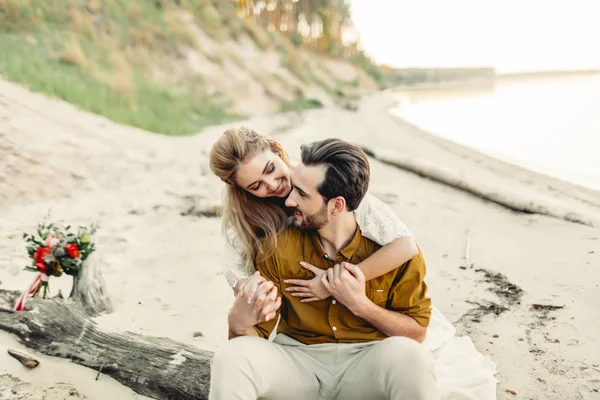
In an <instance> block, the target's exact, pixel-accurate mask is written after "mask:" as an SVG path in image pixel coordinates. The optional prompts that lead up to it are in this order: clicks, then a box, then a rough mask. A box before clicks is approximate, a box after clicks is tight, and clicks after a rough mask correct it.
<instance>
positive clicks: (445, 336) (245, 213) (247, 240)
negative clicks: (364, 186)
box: [210, 128, 496, 400]
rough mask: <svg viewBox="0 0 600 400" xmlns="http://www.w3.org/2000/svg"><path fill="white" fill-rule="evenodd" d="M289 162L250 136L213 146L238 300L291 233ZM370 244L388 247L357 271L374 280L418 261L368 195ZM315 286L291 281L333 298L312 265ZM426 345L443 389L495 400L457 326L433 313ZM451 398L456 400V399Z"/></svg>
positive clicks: (233, 133) (396, 223) (492, 384)
mask: <svg viewBox="0 0 600 400" xmlns="http://www.w3.org/2000/svg"><path fill="white" fill-rule="evenodd" d="M289 166H290V162H289V160H288V158H287V155H286V153H285V151H284V150H283V148H282V147H281V145H280V144H279V143H277V142H276V141H274V140H272V139H270V138H268V137H266V136H262V135H259V134H258V133H256V132H254V131H253V130H251V129H248V128H240V129H232V130H228V131H226V132H225V133H224V134H223V135H222V136H221V137H220V138H219V139H218V140H217V142H216V143H215V144H214V145H213V148H212V150H211V153H210V167H211V169H212V171H213V172H214V174H215V175H217V176H218V177H219V178H221V180H223V182H225V183H226V184H227V185H226V197H225V204H224V214H223V227H224V231H225V232H226V236H227V239H228V243H229V244H230V246H227V249H228V251H227V257H226V259H225V266H226V273H225V277H226V278H227V281H228V283H229V284H230V286H231V287H232V288H233V289H234V292H236V293H237V292H238V290H241V289H243V284H244V281H245V280H246V279H247V278H248V277H249V276H250V275H252V274H253V273H254V272H255V268H254V260H258V261H261V260H264V259H265V258H267V257H269V256H270V255H271V254H272V253H273V251H274V250H275V249H276V247H277V234H278V233H279V232H281V231H282V230H283V229H285V228H286V226H287V225H288V213H287V211H286V207H285V206H284V202H285V199H286V197H287V196H288V195H289V193H290V192H291V190H292V182H291V179H290V169H289ZM355 214H356V219H357V222H358V225H359V226H360V228H361V233H362V235H363V236H365V237H367V238H369V239H371V240H373V241H374V242H376V243H378V244H380V245H382V246H383V247H381V248H380V249H379V250H378V251H377V252H375V253H374V254H372V255H371V257H369V258H367V259H366V260H364V261H363V262H361V263H360V264H358V266H359V267H360V268H361V270H362V271H363V273H364V275H365V278H366V279H367V280H369V279H373V278H374V277H377V276H380V275H383V274H385V273H386V272H388V271H390V270H392V269H394V268H396V267H397V266H398V265H401V264H403V263H405V262H406V261H408V260H409V259H411V258H412V257H414V256H415V255H416V254H417V252H418V249H417V246H416V243H415V241H414V240H413V239H412V236H411V234H410V232H409V230H408V229H407V228H406V226H405V225H404V224H403V223H402V222H401V221H400V220H399V219H398V218H397V217H396V215H395V214H394V213H393V212H392V211H391V209H390V208H389V207H388V206H387V205H385V204H384V203H383V202H381V201H380V200H378V199H376V198H375V197H374V196H371V195H369V194H367V196H365V198H364V200H363V202H362V203H361V205H360V206H359V208H358V209H357V210H356V211H355ZM303 266H304V267H305V268H307V269H309V270H310V271H311V272H313V273H314V274H315V277H314V278H313V279H310V280H306V281H305V280H290V281H288V283H291V284H293V285H296V286H294V287H290V288H288V289H286V290H290V291H292V292H294V293H293V295H296V296H299V297H303V299H302V300H301V301H304V302H309V301H318V300H321V299H325V298H327V297H329V293H328V292H327V290H326V289H325V287H324V286H323V284H322V283H321V279H320V276H321V274H322V273H323V272H324V271H323V270H320V269H318V268H316V267H314V266H312V265H310V264H304V265H303ZM432 311H433V312H432V316H431V322H430V325H429V327H428V328H427V339H426V340H425V342H423V345H424V346H426V347H427V348H428V349H430V350H431V351H432V352H433V356H434V367H435V370H436V375H437V379H438V386H439V388H440V390H441V392H442V393H444V392H445V393H448V394H449V393H452V394H454V397H452V398H454V399H461V398H462V399H479V400H492V399H494V400H495V398H496V379H495V378H494V374H495V372H496V371H495V367H494V365H493V363H491V361H490V360H489V359H487V358H485V357H483V356H482V355H481V354H480V353H479V352H478V351H477V349H475V347H474V346H473V343H472V342H471V340H470V339H469V338H468V337H456V336H455V332H456V331H455V329H454V327H453V326H452V324H451V323H450V322H449V321H448V320H447V319H446V318H445V317H444V316H443V315H442V314H441V313H440V312H439V311H438V310H437V309H436V308H435V307H434V308H433V310H432ZM450 397H451V395H450Z"/></svg>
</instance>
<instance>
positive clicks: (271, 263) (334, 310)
mask: <svg viewBox="0 0 600 400" xmlns="http://www.w3.org/2000/svg"><path fill="white" fill-rule="evenodd" d="M380 247H381V246H379V245H378V244H376V243H374V242H372V241H371V240H369V239H366V238H364V237H363V236H361V232H360V228H357V229H356V232H355V234H354V237H353V238H352V239H351V241H350V242H349V244H348V245H347V246H346V247H345V248H343V249H342V250H340V251H339V252H338V254H337V256H336V261H335V262H334V261H333V260H332V259H331V258H330V257H329V256H328V255H327V254H326V253H325V250H324V249H323V246H322V245H321V242H320V240H319V235H318V234H317V232H314V231H310V232H309V231H304V232H302V231H299V230H297V229H296V228H294V227H293V226H290V227H289V228H287V229H286V231H284V232H283V233H282V234H280V235H279V237H278V248H277V251H276V252H275V254H274V255H273V256H271V257H269V258H268V259H267V260H266V261H264V262H261V263H257V264H256V269H257V270H258V271H260V273H261V275H262V276H264V277H265V278H266V279H268V280H271V281H273V282H274V283H275V285H276V286H277V288H278V291H279V294H280V295H281V296H283V298H282V303H281V308H280V313H281V317H282V318H281V322H280V323H279V326H278V327H277V333H284V334H286V335H288V336H290V337H292V338H294V339H296V340H298V341H300V342H302V343H304V344H318V343H356V342H367V341H373V340H382V339H385V338H386V337H387V335H386V334H384V333H382V332H380V331H379V330H377V329H376V328H375V327H373V326H372V325H371V324H370V323H368V322H367V321H365V320H364V319H362V318H358V317H356V316H355V315H354V314H352V312H350V310H348V309H347V308H346V307H345V306H344V305H343V304H341V303H339V302H337V301H336V300H335V299H334V298H333V297H329V298H327V299H325V300H320V301H315V302H311V303H301V302H300V300H301V299H302V298H301V297H294V296H292V295H291V293H290V292H287V291H285V290H284V289H285V288H286V287H289V286H294V285H291V284H290V285H289V284H286V283H284V282H283V281H284V280H286V279H312V278H313V277H314V275H313V273H312V272H310V271H308V270H307V269H305V268H303V267H302V266H301V265H300V261H306V262H308V263H311V264H312V265H314V266H315V267H317V268H320V269H328V268H331V267H333V266H334V265H335V264H336V263H341V262H342V261H346V262H349V263H352V264H358V263H360V262H361V261H363V260H364V259H366V258H367V257H369V256H370V255H371V254H373V253H374V252H375V251H377V250H378V249H379V248H380ZM425 270H426V267H425V260H424V259H423V254H422V253H421V250H419V254H418V255H417V256H415V257H413V258H412V259H411V260H409V261H408V262H406V263H404V264H402V265H399V266H398V267H397V268H396V269H393V270H392V271H390V272H388V273H386V274H384V275H382V276H380V277H377V278H375V279H372V280H370V281H367V282H366V295H367V297H368V298H369V299H370V300H371V301H373V302H374V303H375V304H377V305H379V306H381V307H383V308H386V309H388V310H391V311H395V312H399V313H402V314H404V315H407V316H409V317H412V318H413V319H415V321H417V323H418V324H419V325H421V326H424V327H427V326H428V325H429V319H430V317H431V308H430V307H431V299H430V298H429V297H427V285H426V284H425V282H424V278H425ZM276 321H277V318H275V319H273V320H271V321H267V322H263V323H260V324H258V325H256V326H255V329H256V331H257V332H258V335H259V336H261V337H263V338H268V337H269V334H270V333H271V331H272V330H273V328H274V327H275V322H276Z"/></svg>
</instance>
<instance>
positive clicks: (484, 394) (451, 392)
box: [223, 194, 497, 400]
mask: <svg viewBox="0 0 600 400" xmlns="http://www.w3.org/2000/svg"><path fill="white" fill-rule="evenodd" d="M354 214H355V216H356V222H357V223H358V226H359V227H360V230H361V232H362V235H363V236H364V237H366V238H367V239H370V240H372V241H374V242H375V243H377V244H379V245H381V246H385V245H386V244H388V243H390V242H391V241H393V240H394V239H397V238H399V237H404V236H412V234H411V233H410V231H409V230H408V228H407V227H406V225H405V224H404V223H403V222H402V221H401V220H400V219H399V218H398V217H397V216H396V214H395V213H394V212H393V211H392V209H391V208H390V207H389V206H388V205H387V204H385V203H384V202H382V201H381V200H379V199H378V198H377V197H375V196H373V195H371V194H367V195H366V196H365V198H364V199H363V201H362V203H361V204H360V206H359V207H358V209H357V210H356V211H355V212H354ZM228 236H229V237H228V240H227V244H226V246H225V251H224V258H223V265H224V266H225V273H224V274H225V278H226V279H227V282H228V283H229V285H230V286H231V287H232V288H234V287H235V285H236V283H237V282H238V280H240V279H242V278H247V277H248V276H249V275H250V274H249V273H248V272H246V270H245V269H244V262H243V260H242V257H241V246H240V243H239V241H238V240H237V235H236V234H235V232H232V231H230V232H228ZM423 346H425V347H426V348H427V349H429V350H430V351H431V352H432V354H433V358H434V368H435V372H436V376H437V381H438V386H439V389H440V392H441V397H440V399H448V400H450V399H454V400H461V399H478V400H495V399H496V382H497V381H496V379H495V378H494V375H495V374H496V367H495V365H494V363H493V362H492V361H490V359H489V358H488V357H484V356H483V355H482V354H481V353H480V352H479V351H478V350H477V349H476V348H475V346H474V345H473V342H472V341H471V339H470V338H469V337H467V336H460V337H459V336H456V329H455V328H454V327H453V326H452V324H451V323H450V321H448V319H446V317H445V316H444V315H443V314H442V313H441V312H440V311H439V310H438V309H437V308H436V307H435V306H433V307H432V314H431V322H430V324H429V327H428V328H427V339H426V340H425V341H424V342H423Z"/></svg>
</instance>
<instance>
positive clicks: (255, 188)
mask: <svg viewBox="0 0 600 400" xmlns="http://www.w3.org/2000/svg"><path fill="white" fill-rule="evenodd" d="M273 171H275V166H274V165H273V164H271V165H270V166H269V168H268V169H267V174H271V173H273ZM251 189H252V190H254V191H257V190H258V189H260V183H259V184H258V185H256V186H255V187H253V188H251Z"/></svg>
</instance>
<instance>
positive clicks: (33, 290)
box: [14, 272, 50, 311]
mask: <svg viewBox="0 0 600 400" xmlns="http://www.w3.org/2000/svg"><path fill="white" fill-rule="evenodd" d="M49 278H50V277H49V276H48V275H46V274H44V273H41V272H40V273H39V274H37V276H36V277H35V279H34V280H33V282H32V283H31V285H29V287H28V288H27V290H25V291H24V292H23V294H22V295H21V296H19V298H18V299H17V302H16V303H15V307H14V310H15V311H23V310H24V309H25V303H26V302H27V300H29V299H31V298H33V297H34V296H35V295H36V294H37V292H38V291H39V290H40V287H41V286H43V285H47V284H48V279H49Z"/></svg>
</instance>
